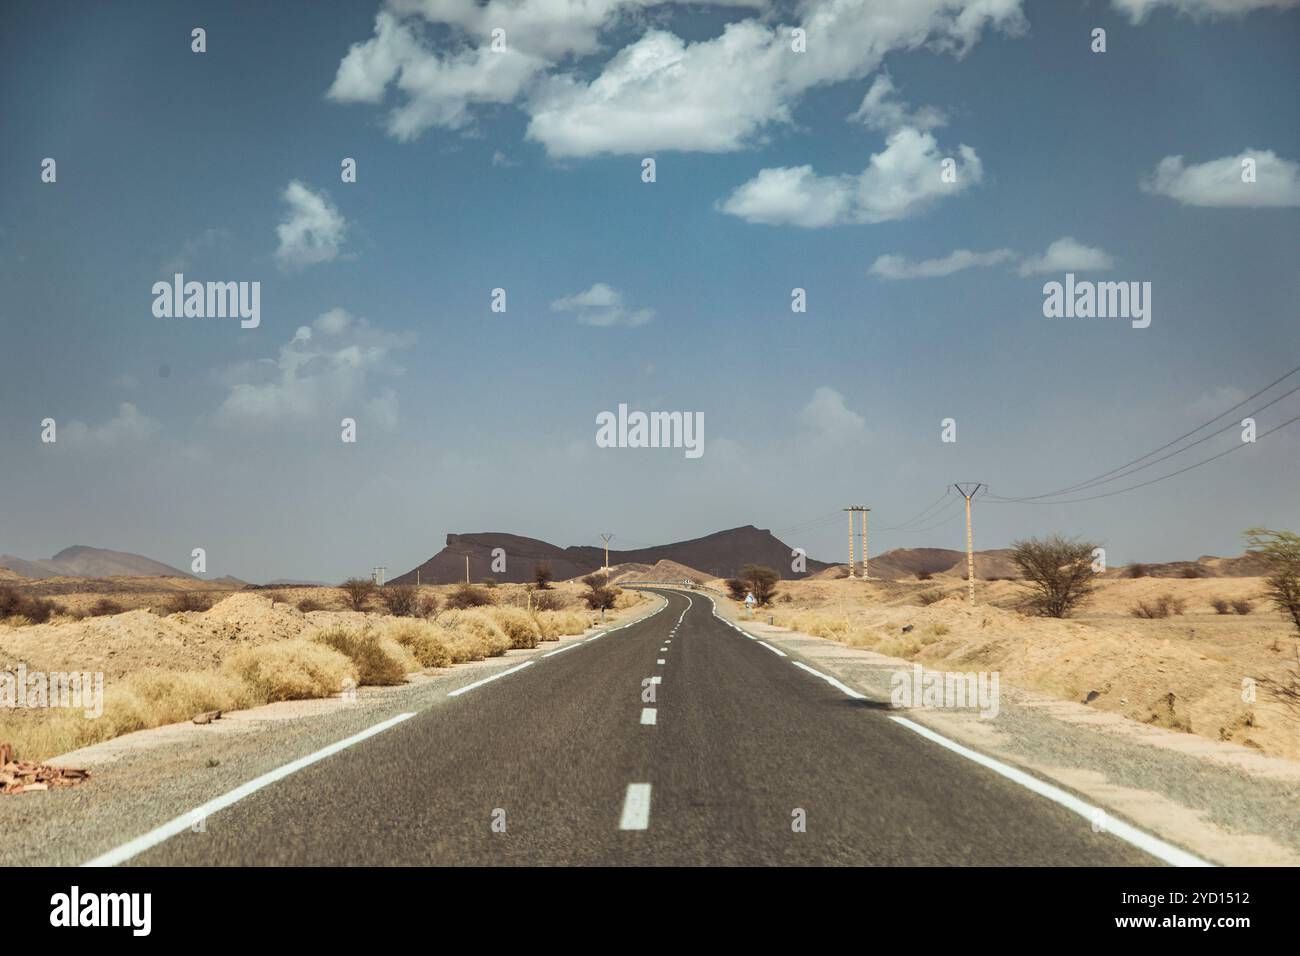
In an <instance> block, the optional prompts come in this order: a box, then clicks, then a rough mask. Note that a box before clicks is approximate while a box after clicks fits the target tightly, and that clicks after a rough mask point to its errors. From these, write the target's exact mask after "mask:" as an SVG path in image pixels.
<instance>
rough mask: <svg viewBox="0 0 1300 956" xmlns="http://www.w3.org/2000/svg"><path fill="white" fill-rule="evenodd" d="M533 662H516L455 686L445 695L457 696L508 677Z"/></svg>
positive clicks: (531, 664)
mask: <svg viewBox="0 0 1300 956" xmlns="http://www.w3.org/2000/svg"><path fill="white" fill-rule="evenodd" d="M535 663H536V661H524V662H523V663H522V664H517V665H516V666H514V667H511V668H507V669H506V670H503V671H501V672H500V673H499V674H493V675H492V676H491V677H484V678H483V679H482V680H476V681H475V682H474V683H472V684H466V685H465V686H464V687H457V688H456V689H455V690H453V691H450V692H448V694H447V696H448V697H459V696H460V695H461V694H466V693H469V692H470V691H472V690H474V689H475V688H476V687H482V686H483V685H484V684H490V683H492V682H493V681H494V680H500V679H501V678H502V677H509V676H510V675H511V674H517V673H518V672H519V671H521V670H523V669H524V668H525V667H532V666H533V664H535Z"/></svg>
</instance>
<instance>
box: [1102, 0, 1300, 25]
mask: <svg viewBox="0 0 1300 956" xmlns="http://www.w3.org/2000/svg"><path fill="white" fill-rule="evenodd" d="M1111 6H1113V7H1114V8H1115V9H1116V10H1119V11H1121V12H1123V13H1127V14H1128V17H1129V19H1130V20H1132V21H1133V22H1134V23H1141V22H1142V21H1143V20H1145V19H1146V18H1147V15H1148V14H1150V13H1151V11H1152V10H1154V9H1156V8H1157V7H1167V8H1169V9H1172V10H1174V11H1175V12H1177V13H1183V14H1190V15H1192V16H1220V17H1230V16H1242V15H1244V14H1247V13H1251V12H1253V11H1255V10H1266V9H1270V8H1271V9H1274V10H1289V9H1290V8H1292V7H1295V6H1300V0H1111Z"/></svg>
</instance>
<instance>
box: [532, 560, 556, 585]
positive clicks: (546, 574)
mask: <svg viewBox="0 0 1300 956" xmlns="http://www.w3.org/2000/svg"><path fill="white" fill-rule="evenodd" d="M554 577H555V575H554V574H553V573H552V571H551V568H550V565H546V564H535V565H533V581H534V582H535V583H536V584H537V590H539V591H545V590H546V589H547V588H549V587H550V586H551V580H552V579H553V578H554Z"/></svg>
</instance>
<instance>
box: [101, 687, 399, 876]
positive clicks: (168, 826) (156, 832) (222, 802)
mask: <svg viewBox="0 0 1300 956" xmlns="http://www.w3.org/2000/svg"><path fill="white" fill-rule="evenodd" d="M414 716H415V714H414V713H405V714H398V715H397V716H396V717H390V718H389V719H388V720H385V721H381V722H380V723H378V724H375V725H374V726H373V727H370V728H368V729H366V730H363V731H361V733H359V734H353V735H352V736H351V737H347V738H345V739H343V740H340V741H338V742H337V743H332V744H330V745H329V746H328V747H324V748H322V749H320V750H318V751H316V752H315V753H313V754H308V755H307V756H306V757H299V758H298V759H297V760H294V761H292V762H290V763H287V764H285V765H284V766H283V767H280V768H278V769H276V770H272V771H270V772H268V773H264V774H262V776H260V777H257V778H255V779H253V780H250V781H248V783H245V784H242V785H241V786H238V787H236V788H235V789H234V790H231V791H230V792H229V793H226V794H224V795H223V796H220V797H217V798H216V799H215V800H209V801H208V802H207V803H205V804H203V805H202V806H198V807H195V808H194V809H193V810H191V811H190V812H189V813H186V814H182V815H181V816H179V817H177V818H176V819H174V820H170V821H168V822H167V823H164V824H163V825H162V826H160V827H155V828H154V829H152V830H150V831H149V832H148V833H146V834H144V835H143V836H138V837H136V838H135V839H134V840H128V841H127V842H126V843H123V844H122V845H121V846H119V847H118V848H117V849H115V850H109V851H108V852H107V853H103V854H101V855H99V856H97V857H95V858H94V859H93V860H90V861H89V862H86V863H83V864H82V866H96V867H98V866H117V865H118V864H119V863H125V862H126V861H127V860H129V859H131V858H132V857H135V856H138V855H140V854H141V853H143V852H144V851H145V850H149V849H152V848H153V847H155V846H157V845H158V844H159V843H162V842H163V841H164V840H168V839H171V838H172V837H174V836H176V835H177V834H178V833H183V832H184V831H186V830H188V829H189V828H190V827H191V826H193V824H194V821H195V820H196V819H197V820H201V819H203V818H204V817H210V816H212V814H214V813H217V812H218V811H220V810H224V809H225V808H226V807H228V806H230V805H232V804H234V803H238V802H239V801H240V800H243V799H244V798H245V797H247V796H251V795H252V794H254V793H257V791H259V790H261V789H262V788H264V787H268V786H270V785H271V784H273V783H275V782H276V781H278V780H283V779H284V778H285V777H287V776H289V775H290V774H292V773H297V772H298V771H299V770H302V769H303V768H304V767H309V766H311V765H312V764H314V763H316V762H318V761H320V760H324V759H325V758H326V757H330V756H333V755H334V754H336V753H338V752H339V751H340V750H346V749H347V748H348V747H351V746H352V745H353V744H358V743H360V742H361V741H363V740H365V739H366V738H368V737H373V736H375V734H380V733H383V732H384V731H385V730H387V729H388V728H390V727H395V726H396V725H398V724H400V723H401V722H402V721H404V720H409V719H410V718H412V717H414Z"/></svg>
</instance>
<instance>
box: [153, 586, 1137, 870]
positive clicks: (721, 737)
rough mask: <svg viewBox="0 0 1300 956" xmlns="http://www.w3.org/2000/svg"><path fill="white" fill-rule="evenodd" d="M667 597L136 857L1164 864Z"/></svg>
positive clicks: (281, 861) (301, 861) (181, 861)
mask: <svg viewBox="0 0 1300 956" xmlns="http://www.w3.org/2000/svg"><path fill="white" fill-rule="evenodd" d="M655 593H658V594H660V595H661V596H663V597H664V598H666V599H667V601H668V606H667V607H666V608H665V609H664V610H662V611H660V612H659V613H657V614H655V615H652V616H651V617H648V618H645V619H643V620H640V621H638V622H636V623H635V624H632V625H631V626H628V627H625V628H622V629H620V630H617V631H614V632H612V633H609V634H606V635H604V636H602V637H600V638H599V639H597V640H594V641H589V642H587V643H584V644H582V645H580V646H576V647H574V648H572V649H569V650H566V651H564V652H563V653H560V654H556V655H554V656H552V657H546V658H543V657H537V658H534V661H535V663H534V664H533V665H532V666H529V667H526V668H524V669H523V670H521V671H520V672H518V673H515V674H510V675H508V676H506V677H502V678H500V679H498V680H495V681H493V682H491V683H489V684H486V685H484V686H481V687H477V688H475V689H473V690H471V691H469V692H467V693H465V694H463V695H461V696H458V697H456V698H452V699H444V700H441V701H440V702H438V703H437V704H435V705H434V706H432V707H430V708H429V709H427V710H424V711H421V712H420V713H418V714H417V715H416V716H415V717H413V718H411V719H409V720H407V721H405V722H404V723H401V724H399V725H397V726H396V727H393V728H391V729H389V730H386V731H384V732H383V733H380V734H378V735H376V736H374V737H371V738H370V739H368V740H365V741H362V742H360V743H358V744H356V745H355V746H353V747H351V748H349V749H347V750H344V751H342V752H340V753H337V754H334V755H333V756H330V757H327V758H326V759H324V760H322V761H320V762H319V763H316V764H313V765H311V766H309V767H306V768H305V769H303V770H300V771H298V772H297V773H294V774H292V775H290V776H288V777H286V778H285V779H283V780H280V781H278V782H276V783H274V784H271V785H270V786H268V787H266V788H265V789H263V790H260V791H258V792H257V793H254V794H252V795H251V796H249V797H246V798H245V799H243V800H241V801H240V802H238V803H236V804H234V805H233V806H231V807H229V808H227V809H224V810H222V811H220V812H219V813H217V814H215V815H213V816H212V817H210V818H209V819H208V820H207V821H206V832H202V833H191V832H185V833H182V834H180V835H178V836H175V837H172V838H171V839H169V840H167V841H165V842H164V843H162V844H160V845H158V846H156V847H154V848H152V849H150V850H148V851H146V852H144V853H142V854H141V855H139V856H137V857H135V858H134V859H133V860H131V861H130V863H131V864H135V865H163V866H173V865H202V866H222V865H268V864H269V865H380V866H387V865H436V864H441V865H573V864H580V865H634V866H648V865H826V864H829V865H842V864H852V865H949V866H951V865H986V866H991V865H998V866H1001V865H1069V866H1074V865H1119V866H1125V865H1128V866H1146V865H1151V864H1154V863H1157V862H1158V861H1156V860H1155V859H1153V858H1152V857H1150V856H1148V855H1147V854H1145V853H1143V852H1141V851H1139V850H1137V849H1136V848H1134V847H1131V846H1129V845H1128V844H1126V843H1124V842H1122V841H1120V840H1118V839H1116V838H1114V837H1112V836H1109V835H1107V834H1105V833H1096V832H1094V831H1093V829H1092V827H1091V826H1090V825H1089V822H1088V821H1087V820H1085V819H1084V818H1083V817H1081V816H1079V815H1077V814H1074V813H1071V812H1069V811H1068V810H1066V809H1064V808H1063V807H1060V806H1058V805H1057V804H1055V803H1053V802H1051V801H1049V800H1046V799H1044V798H1042V797H1039V796H1036V795H1034V794H1032V793H1030V792H1029V791H1027V790H1025V789H1024V788H1022V787H1020V786H1018V785H1016V784H1015V783H1012V782H1011V781H1008V780H1006V779H1004V778H1002V777H1001V776H999V775H997V774H995V773H993V772H992V771H990V770H988V769H987V768H985V767H981V766H979V765H978V764H976V763H973V762H972V761H970V760H967V759H965V758H963V757H961V756H959V755H957V754H954V753H951V752H949V751H947V750H945V749H944V748H942V747H940V746H938V745H936V744H934V743H933V742H931V741H928V740H926V739H924V738H922V737H920V736H919V735H917V734H915V733H913V732H911V731H909V730H907V729H906V728H904V727H901V726H899V725H898V724H896V723H894V722H893V721H891V720H889V719H888V717H887V716H886V714H887V710H886V709H885V708H883V707H882V706H881V705H879V704H875V703H872V702H869V701H855V700H851V699H850V698H848V697H847V696H846V695H845V694H844V693H843V692H842V691H840V690H837V689H836V688H834V687H832V686H830V685H829V684H827V683H825V682H824V681H821V680H819V679H817V678H816V677H815V676H813V675H811V674H808V673H806V672H804V671H802V670H800V669H799V668H797V667H795V666H794V664H793V663H792V661H793V658H790V657H780V656H778V655H777V654H775V653H773V652H772V651H770V650H768V649H767V648H766V647H764V646H762V645H761V644H760V643H759V642H757V641H755V640H750V639H748V638H746V637H745V636H744V635H743V634H741V633H739V632H738V631H737V630H735V629H734V628H732V627H731V626H729V625H728V624H726V623H724V622H722V621H720V620H718V619H717V618H716V617H715V616H714V614H713V610H712V606H711V604H710V602H709V600H708V598H706V597H703V596H702V595H699V594H694V595H692V596H691V597H690V598H688V596H687V595H686V594H685V593H682V592H678V591H672V590H658V591H656V592H655ZM688 600H689V601H691V602H693V604H691V606H690V607H689V609H688ZM683 611H686V613H685V616H684V618H682V621H681V624H680V626H677V622H678V618H679V616H681V615H682V613H683ZM675 626H676V632H675V633H672V629H673V628H674V627H675ZM666 639H670V640H671V643H669V644H665V643H664V642H665V640H666ZM661 647H667V648H668V649H667V651H666V652H661V651H660V648H661ZM659 658H663V659H664V660H665V661H666V663H665V664H663V665H658V664H656V660H657V659H659ZM653 675H659V676H661V677H662V683H660V684H659V685H656V686H655V691H656V700H655V702H654V704H647V703H644V702H643V701H642V694H643V684H642V682H643V680H645V679H646V678H648V677H651V676H653ZM646 706H654V707H656V708H657V718H658V722H657V723H656V724H655V725H653V726H645V725H642V723H641V711H642V708H643V707H646ZM632 783H648V784H650V785H651V787H652V790H651V803H650V813H649V825H648V828H647V829H645V830H630V831H625V830H620V829H619V823H620V817H621V814H622V811H623V804H624V798H625V794H626V792H627V788H628V785H629V784H632ZM797 810H801V811H803V814H802V815H803V817H804V819H805V820H806V830H805V832H796V830H795V828H794V827H793V826H792V824H793V823H794V821H795V819H796V811H797ZM498 811H503V814H502V813H501V812H498ZM494 819H495V820H496V821H497V822H498V829H499V824H500V821H501V820H502V819H504V824H505V832H496V831H495V830H494V828H493V821H494Z"/></svg>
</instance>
